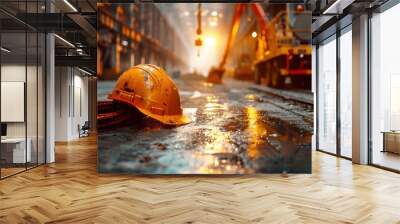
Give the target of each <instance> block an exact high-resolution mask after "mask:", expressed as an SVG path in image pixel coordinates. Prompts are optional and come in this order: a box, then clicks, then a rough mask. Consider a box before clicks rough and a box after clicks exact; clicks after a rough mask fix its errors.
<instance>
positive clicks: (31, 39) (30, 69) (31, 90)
mask: <svg viewBox="0 0 400 224" xmlns="http://www.w3.org/2000/svg"><path fill="white" fill-rule="evenodd" d="M27 38H28V42H27V43H28V51H27V52H28V63H27V81H26V89H27V95H26V113H27V123H26V124H27V137H28V138H27V142H28V144H29V145H28V149H29V148H30V151H31V153H30V157H31V158H30V160H28V164H27V165H28V168H29V167H33V166H36V165H37V158H38V154H37V150H38V143H37V132H38V123H37V122H38V119H37V116H38V111H37V109H38V107H37V103H38V102H37V98H38V95H37V90H38V87H37V83H38V67H37V63H38V56H37V54H38V49H37V46H38V36H37V33H36V32H29V33H28V34H27Z"/></svg>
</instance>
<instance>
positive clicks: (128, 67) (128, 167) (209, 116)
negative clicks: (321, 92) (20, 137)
mask: <svg viewBox="0 0 400 224" xmlns="http://www.w3.org/2000/svg"><path fill="white" fill-rule="evenodd" d="M98 10H99V14H98V31H97V32H98V33H97V36H98V38H97V45H98V49H97V58H98V63H97V73H98V116H97V120H98V129H99V130H98V171H99V172H101V173H130V174H254V173H311V136H312V130H313V96H312V93H311V32H310V24H311V12H310V11H309V10H308V9H307V8H306V6H304V5H301V4H258V3H252V4H243V3H237V4H233V3H232V4H223V3H203V4H198V3H193V4H188V3H185V4H162V3H154V4H153V3H151V4H134V3H132V4H111V3H98Z"/></svg>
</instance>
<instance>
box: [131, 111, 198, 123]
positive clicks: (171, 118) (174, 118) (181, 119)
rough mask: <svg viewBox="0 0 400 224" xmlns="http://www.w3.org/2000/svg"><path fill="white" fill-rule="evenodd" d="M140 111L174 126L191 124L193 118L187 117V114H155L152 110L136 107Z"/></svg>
mask: <svg viewBox="0 0 400 224" xmlns="http://www.w3.org/2000/svg"><path fill="white" fill-rule="evenodd" d="M136 108H137V109H138V110H139V111H140V112H142V113H143V114H145V115H147V116H149V117H151V118H153V119H155V120H157V121H159V122H161V123H163V124H166V125H174V126H179V125H184V124H189V123H190V122H192V120H191V119H190V118H189V117H187V116H186V115H183V114H182V115H157V114H153V113H151V112H150V111H148V110H146V109H143V108H140V107H136Z"/></svg>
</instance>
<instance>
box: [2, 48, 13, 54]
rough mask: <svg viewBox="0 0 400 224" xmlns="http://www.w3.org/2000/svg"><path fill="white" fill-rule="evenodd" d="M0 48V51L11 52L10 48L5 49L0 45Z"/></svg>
mask: <svg viewBox="0 0 400 224" xmlns="http://www.w3.org/2000/svg"><path fill="white" fill-rule="evenodd" d="M0 49H1V50H2V51H4V52H6V53H10V52H11V50H9V49H7V48H5V47H1V48H0Z"/></svg>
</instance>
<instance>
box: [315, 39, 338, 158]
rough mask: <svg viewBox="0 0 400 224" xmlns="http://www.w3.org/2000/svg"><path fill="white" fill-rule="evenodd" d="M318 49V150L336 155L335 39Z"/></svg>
mask: <svg viewBox="0 0 400 224" xmlns="http://www.w3.org/2000/svg"><path fill="white" fill-rule="evenodd" d="M332 39H333V40H331V41H329V42H327V43H325V44H322V45H320V46H319V48H318V93H319V95H318V120H319V121H318V122H319V123H318V148H319V149H320V150H323V151H327V152H330V153H336V39H335V38H334V37H333V38H332Z"/></svg>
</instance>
